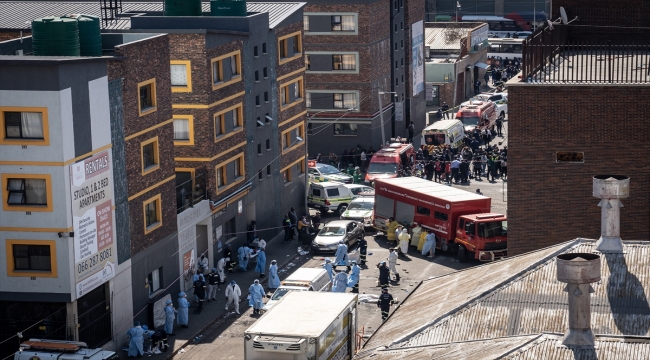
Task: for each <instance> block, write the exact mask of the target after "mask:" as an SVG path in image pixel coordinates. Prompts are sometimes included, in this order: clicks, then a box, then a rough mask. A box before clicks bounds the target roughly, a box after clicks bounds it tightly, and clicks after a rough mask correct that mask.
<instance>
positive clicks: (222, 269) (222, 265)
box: [217, 257, 230, 284]
mask: <svg viewBox="0 0 650 360" xmlns="http://www.w3.org/2000/svg"><path fill="white" fill-rule="evenodd" d="M229 262H230V258H229V257H225V258H221V260H219V261H218V262H217V274H218V275H219V284H223V283H225V282H226V264H228V263H229Z"/></svg>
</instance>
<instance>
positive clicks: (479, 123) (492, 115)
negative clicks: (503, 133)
mask: <svg viewBox="0 0 650 360" xmlns="http://www.w3.org/2000/svg"><path fill="white" fill-rule="evenodd" d="M456 119H457V120H460V121H462V122H463V125H465V131H473V130H474V128H477V127H478V129H479V131H483V129H490V131H492V133H493V134H494V127H495V125H496V122H497V111H496V105H495V104H494V103H493V102H491V101H476V100H473V101H471V102H470V103H469V104H468V105H465V106H461V107H460V108H459V109H458V112H457V113H456Z"/></svg>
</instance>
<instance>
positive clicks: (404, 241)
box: [397, 228, 411, 256]
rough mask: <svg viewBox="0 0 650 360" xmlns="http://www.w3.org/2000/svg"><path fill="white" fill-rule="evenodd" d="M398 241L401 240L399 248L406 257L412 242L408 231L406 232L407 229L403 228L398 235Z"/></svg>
mask: <svg viewBox="0 0 650 360" xmlns="http://www.w3.org/2000/svg"><path fill="white" fill-rule="evenodd" d="M397 239H398V240H399V247H400V250H401V251H402V254H404V256H406V255H407V254H408V252H409V240H411V237H410V236H409V232H408V230H406V228H402V229H401V231H400V232H399V234H397Z"/></svg>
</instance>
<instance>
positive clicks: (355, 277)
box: [347, 260, 361, 294]
mask: <svg viewBox="0 0 650 360" xmlns="http://www.w3.org/2000/svg"><path fill="white" fill-rule="evenodd" d="M350 264H351V265H352V270H351V273H350V276H348V283H347V286H348V287H349V288H352V292H353V293H355V294H358V293H359V277H360V276H361V269H360V268H359V266H357V262H356V261H355V260H352V261H351V262H350Z"/></svg>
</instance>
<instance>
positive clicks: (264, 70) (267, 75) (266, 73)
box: [262, 66, 269, 79]
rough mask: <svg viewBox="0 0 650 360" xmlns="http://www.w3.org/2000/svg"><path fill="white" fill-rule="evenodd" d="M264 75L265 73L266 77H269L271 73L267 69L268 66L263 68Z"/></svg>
mask: <svg viewBox="0 0 650 360" xmlns="http://www.w3.org/2000/svg"><path fill="white" fill-rule="evenodd" d="M262 75H264V78H265V79H266V78H268V77H269V73H268V71H267V70H266V66H265V67H264V69H262Z"/></svg>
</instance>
